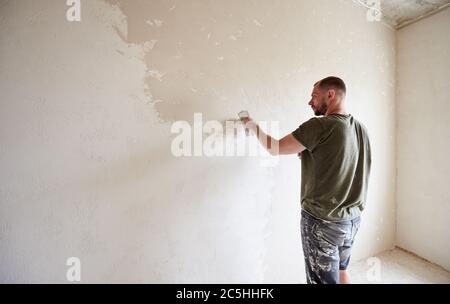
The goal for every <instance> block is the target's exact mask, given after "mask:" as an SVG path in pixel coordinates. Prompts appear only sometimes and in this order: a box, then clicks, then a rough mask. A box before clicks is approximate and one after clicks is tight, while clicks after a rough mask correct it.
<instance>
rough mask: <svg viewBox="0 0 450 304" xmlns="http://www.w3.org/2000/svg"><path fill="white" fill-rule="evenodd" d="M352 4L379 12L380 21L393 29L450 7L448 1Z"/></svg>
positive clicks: (362, 1)
mask: <svg viewBox="0 0 450 304" xmlns="http://www.w3.org/2000/svg"><path fill="white" fill-rule="evenodd" d="M354 2H357V3H359V4H360V5H362V6H365V7H366V8H372V9H375V10H380V12H381V20H382V21H383V22H385V23H387V24H388V25H390V26H391V27H393V28H395V29H399V28H402V27H404V26H406V25H408V24H410V23H412V22H414V21H416V20H419V19H421V18H423V17H425V16H428V15H431V14H433V13H435V12H437V11H439V10H441V9H443V8H445V7H447V6H450V0H354Z"/></svg>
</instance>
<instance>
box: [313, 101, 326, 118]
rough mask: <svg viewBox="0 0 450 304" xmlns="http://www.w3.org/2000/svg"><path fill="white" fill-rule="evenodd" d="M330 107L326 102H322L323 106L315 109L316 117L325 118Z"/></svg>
mask: <svg viewBox="0 0 450 304" xmlns="http://www.w3.org/2000/svg"><path fill="white" fill-rule="evenodd" d="M327 110H328V107H327V104H326V103H325V100H322V103H321V105H319V106H318V107H317V108H315V109H314V115H316V116H323V115H325V113H327Z"/></svg>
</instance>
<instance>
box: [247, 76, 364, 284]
mask: <svg viewBox="0 0 450 304" xmlns="http://www.w3.org/2000/svg"><path fill="white" fill-rule="evenodd" d="M345 95H346V86H345V83H344V81H342V79H340V78H338V77H327V78H324V79H322V80H320V81H318V82H317V83H316V84H314V89H313V91H312V94H311V101H310V102H309V103H308V104H309V105H310V106H311V108H312V110H313V111H314V114H315V116H323V117H314V118H311V119H310V120H308V121H306V122H305V123H303V124H301V125H300V126H299V127H298V128H297V129H296V130H295V131H293V132H292V133H291V134H288V135H287V136H285V137H283V138H282V139H280V140H275V139H273V138H272V137H271V136H268V135H267V134H265V133H264V132H263V131H261V130H260V128H259V126H258V124H257V123H256V122H255V121H253V120H252V119H251V118H244V119H242V121H243V122H244V123H245V124H246V126H247V127H248V128H249V129H250V130H252V132H253V133H255V134H257V135H258V139H259V141H260V142H261V144H262V145H263V146H264V148H265V149H267V150H268V151H269V152H270V153H271V154H272V155H286V154H299V156H300V157H301V162H302V173H301V177H302V180H301V208H302V211H301V213H302V218H301V235H302V246H303V253H304V257H305V269H306V278H307V282H308V283H310V284H311V283H350V277H349V275H348V273H347V266H348V263H349V261H350V253H351V248H352V245H353V241H354V238H355V235H356V232H357V231H358V228H359V224H360V215H361V213H362V211H363V210H364V206H365V203H366V197H367V186H368V182H369V174H370V167H371V149H370V142H369V136H368V133H367V130H366V128H365V127H364V126H363V125H362V124H361V123H360V122H358V121H357V120H356V119H355V118H354V117H353V116H352V115H351V114H348V113H347V111H346V109H345ZM273 145H276V146H278V149H273V147H272V146H273Z"/></svg>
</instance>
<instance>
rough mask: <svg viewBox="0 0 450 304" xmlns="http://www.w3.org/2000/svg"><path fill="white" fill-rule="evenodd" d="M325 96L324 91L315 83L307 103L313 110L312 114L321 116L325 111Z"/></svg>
mask: <svg viewBox="0 0 450 304" xmlns="http://www.w3.org/2000/svg"><path fill="white" fill-rule="evenodd" d="M325 97H326V96H325V93H324V92H322V91H321V89H320V88H319V85H315V86H314V89H313V91H312V93H311V101H310V102H309V103H308V105H310V106H311V108H312V110H313V111H314V115H316V116H322V115H325V113H326V112H327V110H328V106H327V103H326V99H325Z"/></svg>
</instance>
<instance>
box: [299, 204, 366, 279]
mask: <svg viewBox="0 0 450 304" xmlns="http://www.w3.org/2000/svg"><path fill="white" fill-rule="evenodd" d="M360 222H361V219H360V218H359V217H358V218H355V219H353V220H348V221H342V222H328V221H323V220H320V219H317V218H315V217H313V216H311V215H310V214H308V213H307V212H305V211H303V210H302V218H301V224H300V226H301V234H302V246H303V254H304V257H305V269H306V280H307V283H308V284H315V283H316V284H339V270H345V269H347V266H348V263H349V261H350V254H351V249H352V245H353V241H354V239H355V235H356V233H357V231H358V228H359V224H360Z"/></svg>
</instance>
